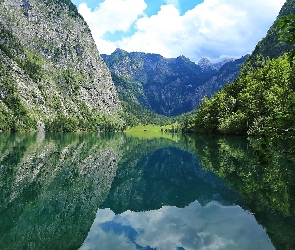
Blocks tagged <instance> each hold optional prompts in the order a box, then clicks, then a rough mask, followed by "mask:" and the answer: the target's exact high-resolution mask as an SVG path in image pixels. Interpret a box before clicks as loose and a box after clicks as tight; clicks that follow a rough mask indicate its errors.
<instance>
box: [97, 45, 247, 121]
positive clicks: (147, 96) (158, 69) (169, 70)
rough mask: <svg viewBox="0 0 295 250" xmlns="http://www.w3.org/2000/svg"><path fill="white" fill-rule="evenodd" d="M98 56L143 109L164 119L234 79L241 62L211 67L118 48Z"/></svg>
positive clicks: (206, 63) (191, 106)
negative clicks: (125, 84)
mask: <svg viewBox="0 0 295 250" xmlns="http://www.w3.org/2000/svg"><path fill="white" fill-rule="evenodd" d="M102 57H103V59H104V60H105V62H106V64H107V65H108V67H109V68H110V70H111V71H112V73H114V74H116V75H117V76H119V77H121V78H122V79H124V80H125V81H126V82H128V83H129V84H130V85H131V87H132V88H133V90H134V93H135V96H136V99H137V100H138V102H139V103H140V104H141V105H142V106H143V107H145V108H147V109H150V110H152V111H154V112H156V113H158V114H162V115H166V116H176V115H179V114H182V113H184V112H188V111H192V110H193V109H195V108H197V107H198V106H199V104H200V103H201V102H202V98H203V97H204V96H205V95H207V96H211V95H212V94H213V93H215V92H216V91H218V90H219V89H220V88H222V87H223V86H224V85H225V84H226V82H228V81H232V80H234V79H235V78H236V77H237V76H238V73H239V70H240V66H241V64H242V62H243V61H244V60H245V58H241V59H239V60H230V61H226V62H224V63H221V64H220V63H219V64H216V65H214V64H212V63H210V61H209V60H208V59H205V58H203V59H201V60H200V62H199V63H198V64H196V63H194V62H192V61H190V60H189V59H188V58H186V57H184V56H179V57H177V58H172V59H167V58H164V57H162V56H161V55H158V54H147V53H141V52H131V53H128V52H126V51H124V50H121V49H117V50H116V51H115V52H113V53H112V54H111V55H102ZM120 87H121V88H122V86H120Z"/></svg>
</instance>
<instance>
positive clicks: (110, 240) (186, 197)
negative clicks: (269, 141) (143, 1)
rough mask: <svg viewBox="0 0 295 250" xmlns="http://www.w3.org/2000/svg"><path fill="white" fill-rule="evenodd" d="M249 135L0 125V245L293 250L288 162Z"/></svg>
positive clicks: (292, 217) (14, 247) (83, 247)
mask: <svg viewBox="0 0 295 250" xmlns="http://www.w3.org/2000/svg"><path fill="white" fill-rule="evenodd" d="M166 137H167V136H166ZM252 144H253V143H252V142H251V141H249V140H247V139H246V138H233V137H203V136H199V137H188V136H180V135H174V137H173V138H172V137H171V139H169V138H144V137H142V136H127V135H125V134H119V133H118V134H95V133H81V134H75V133H55V134H54V133H46V134H44V133H43V134H42V133H39V134H34V133H32V134H28V133H26V134H0V187H1V193H0V249H292V248H294V246H295V245H294V238H295V237H294V236H295V233H294V231H295V226H294V225H295V224H294V221H295V220H294V196H295V195H294V184H293V183H294V181H293V180H294V177H295V174H294V165H293V164H292V163H290V162H289V161H288V160H287V159H285V158H282V157H279V156H278V157H276V158H275V159H274V160H273V161H272V164H271V165H269V166H268V167H266V168H265V167H261V165H259V163H258V162H257V159H255V158H254V157H253V150H252Z"/></svg>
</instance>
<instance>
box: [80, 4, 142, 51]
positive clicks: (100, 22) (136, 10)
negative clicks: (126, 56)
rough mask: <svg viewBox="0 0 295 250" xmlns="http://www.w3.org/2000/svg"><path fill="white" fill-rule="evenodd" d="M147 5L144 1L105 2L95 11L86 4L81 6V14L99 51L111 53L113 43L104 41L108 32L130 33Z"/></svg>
mask: <svg viewBox="0 0 295 250" xmlns="http://www.w3.org/2000/svg"><path fill="white" fill-rule="evenodd" d="M146 7H147V5H146V3H145V2H144V0H105V1H104V2H102V3H100V4H99V6H98V7H97V8H95V10H94V11H92V10H91V8H89V7H88V6H87V4H86V3H82V4H80V5H79V7H78V10H79V13H80V14H81V15H82V16H83V18H84V19H85V21H86V22H87V23H88V25H89V28H90V29H91V33H92V35H93V38H94V40H95V42H96V45H97V47H98V49H99V50H102V52H103V53H107V52H109V53H111V52H112V51H113V50H114V49H115V48H116V46H115V44H114V42H113V41H107V40H105V39H104V35H105V34H106V33H107V32H110V33H115V32H116V31H128V29H129V28H130V27H131V25H132V24H133V23H134V22H135V21H136V20H137V19H138V17H139V16H140V15H142V14H143V11H144V10H145V9H146Z"/></svg>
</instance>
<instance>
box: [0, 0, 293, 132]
mask: <svg viewBox="0 0 295 250" xmlns="http://www.w3.org/2000/svg"><path fill="white" fill-rule="evenodd" d="M0 11H1V15H0V130H1V131H3V130H11V131H30V130H37V129H39V130H44V129H45V130H48V131H76V130H83V131H98V130H99V131H115V130H123V129H124V128H125V127H126V126H127V125H135V124H138V123H142V122H144V123H148V122H153V123H162V122H169V121H171V119H170V118H167V117H175V116H178V115H180V114H183V113H185V112H190V111H193V110H195V109H197V108H198V107H199V106H200V104H201V103H202V101H203V100H204V97H211V96H212V95H214V94H215V93H216V92H218V91H220V90H221V89H223V88H224V87H225V86H226V84H227V83H229V82H232V81H234V80H235V79H236V78H237V77H238V76H239V73H240V70H241V67H242V65H245V62H246V63H252V64H255V63H256V58H257V56H260V55H262V56H263V57H267V56H269V57H271V58H272V57H277V56H279V55H282V54H283V53H284V52H285V51H286V50H287V49H288V48H290V45H287V44H286V43H284V42H278V40H277V39H278V36H279V32H278V28H277V25H276V23H277V22H278V20H276V21H275V23H274V25H273V26H272V27H271V28H270V30H269V31H268V33H267V35H266V37H265V39H263V40H262V41H260V42H259V43H258V44H257V46H256V48H255V50H254V52H253V53H252V54H251V55H250V57H248V55H246V56H243V57H241V58H240V59H232V58H229V59H225V60H224V61H221V62H218V63H212V62H210V60H209V59H207V58H202V59H201V60H200V61H199V62H198V63H195V62H192V61H191V60H190V59H189V58H186V57H185V56H179V57H177V58H164V57H163V56H161V55H159V54H149V53H141V52H126V51H124V50H121V49H117V50H115V51H114V52H113V53H112V54H111V55H104V54H103V55H100V54H99V52H98V49H99V48H97V47H96V45H95V42H94V40H93V38H92V35H91V32H90V29H89V27H88V25H87V24H86V22H85V21H84V19H83V17H82V16H81V15H80V14H79V13H78V11H77V8H76V6H75V5H74V4H73V3H72V2H71V1H70V0H61V1H57V0H22V1H21V2H19V1H15V0H0ZM290 12H291V13H292V12H294V1H293V0H288V1H286V3H285V5H284V7H283V8H282V10H281V12H280V16H282V15H285V14H288V13H290ZM247 58H248V59H247Z"/></svg>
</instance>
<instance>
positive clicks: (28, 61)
mask: <svg viewBox="0 0 295 250" xmlns="http://www.w3.org/2000/svg"><path fill="white" fill-rule="evenodd" d="M0 13H1V15H0V29H1V35H0V65H1V67H2V69H5V72H6V73H5V74H4V73H3V72H2V75H0V97H2V96H5V91H2V85H3V82H4V80H5V79H4V78H5V77H6V76H7V74H9V75H10V76H12V77H11V78H12V79H13V84H14V86H15V87H16V89H17V93H18V95H19V97H20V99H21V101H22V103H23V104H24V105H25V107H26V108H27V109H28V110H30V111H31V113H32V115H34V116H35V117H37V120H40V121H42V120H43V119H44V118H48V117H54V116H55V115H56V114H57V113H62V114H64V115H68V114H70V115H72V116H74V117H78V118H81V117H82V115H81V109H82V108H83V107H84V108H85V107H87V108H88V109H89V110H90V111H91V110H95V112H98V113H102V114H104V115H114V114H115V113H116V112H117V111H120V110H121V105H120V102H119V99H118V96H117V92H116V88H115V86H114V83H113V82H112V78H111V74H110V71H109V70H108V68H107V66H106V64H105V63H104V61H103V59H102V58H101V56H100V55H99V52H98V49H97V48H96V45H95V43H94V40H93V38H92V35H91V32H90V30H89V28H88V26H87V24H86V22H85V21H84V20H83V18H82V17H81V16H80V15H79V14H78V12H77V9H76V7H75V5H73V4H72V3H71V1H70V0H62V1H55V0H0ZM11 41H13V43H11ZM2 106H4V105H3V104H2Z"/></svg>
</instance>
